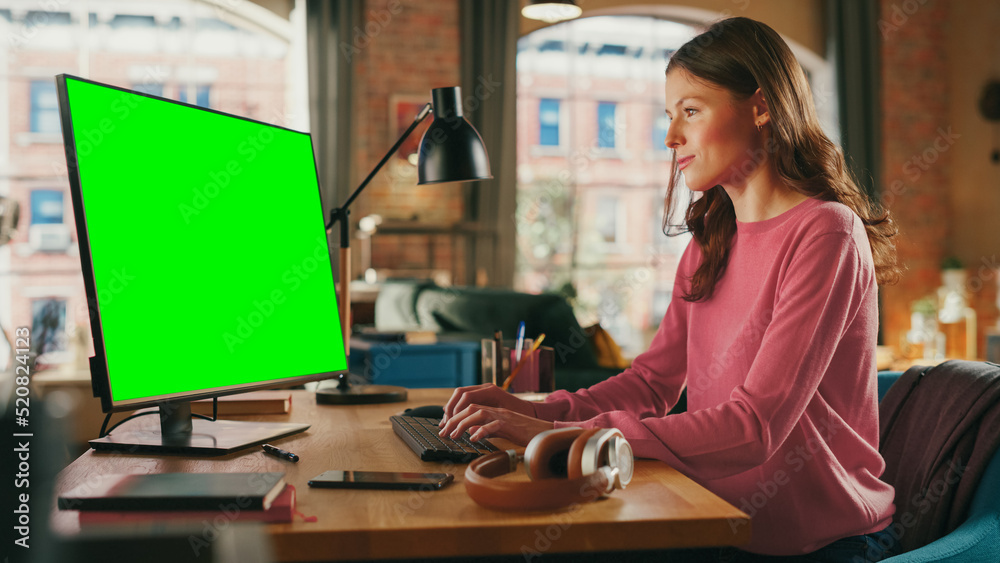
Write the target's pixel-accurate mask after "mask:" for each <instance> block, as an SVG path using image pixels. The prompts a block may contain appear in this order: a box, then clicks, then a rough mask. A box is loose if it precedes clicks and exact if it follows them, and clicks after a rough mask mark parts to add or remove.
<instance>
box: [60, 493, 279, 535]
mask: <svg viewBox="0 0 1000 563" xmlns="http://www.w3.org/2000/svg"><path fill="white" fill-rule="evenodd" d="M295 502H296V497H295V487H293V486H292V485H285V487H284V489H282V491H281V493H279V494H278V496H277V497H275V498H274V501H273V502H271V506H270V507H268V508H266V509H261V510H250V509H243V508H238V507H237V508H233V507H225V506H223V507H221V508H217V509H216V510H80V511H79V518H80V526H98V525H108V524H131V523H137V522H177V521H192V520H193V521H196V522H200V521H202V520H208V521H210V522H213V521H214V520H215V518H217V517H219V516H222V517H224V518H226V520H227V521H230V522H263V523H266V524H270V523H278V522H291V521H292V519H293V517H294V515H295V510H296V509H295Z"/></svg>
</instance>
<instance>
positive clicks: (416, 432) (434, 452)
mask: <svg viewBox="0 0 1000 563" xmlns="http://www.w3.org/2000/svg"><path fill="white" fill-rule="evenodd" d="M389 420H390V421H392V429H393V430H394V431H395V432H396V434H397V435H398V436H399V437H400V438H402V439H403V441H404V442H406V445H407V446H409V447H410V449H411V450H413V451H414V452H415V453H416V454H417V455H418V456H420V459H422V460H424V461H452V462H455V463H468V462H470V461H472V460H473V459H476V458H477V457H479V456H481V455H485V454H488V453H492V452H498V451H500V448H497V447H496V446H494V445H493V444H491V443H490V442H489V441H488V440H479V441H478V442H473V441H471V440H469V433H468V432H466V433H464V434H463V435H462V436H461V437H459V438H458V439H457V440H452V439H451V438H442V437H441V436H438V432H440V431H441V429H440V428H439V427H438V419H436V418H420V417H416V416H391V417H389Z"/></svg>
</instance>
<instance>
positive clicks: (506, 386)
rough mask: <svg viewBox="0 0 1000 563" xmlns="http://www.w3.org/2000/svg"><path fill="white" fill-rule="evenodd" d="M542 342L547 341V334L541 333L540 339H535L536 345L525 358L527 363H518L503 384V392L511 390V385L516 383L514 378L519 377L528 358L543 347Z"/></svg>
mask: <svg viewBox="0 0 1000 563" xmlns="http://www.w3.org/2000/svg"><path fill="white" fill-rule="evenodd" d="M542 340H545V333H544V332H543V333H541V334H539V335H538V338H536V339H535V343H534V344H532V345H531V349H530V350H528V355H527V357H525V358H524V360H525V361H523V362H518V363H517V365H516V366H514V371H512V372H511V373H510V377H508V378H507V379H506V380H504V382H503V390H504V391H506V390H507V389H509V388H510V384H511V383H513V382H514V378H515V377H517V373H518V372H519V371H521V368H522V367H523V366H524V364H526V363H527V360H528V358H530V357H531V355H532V354H534V353H535V350H538V347H539V346H541V345H542Z"/></svg>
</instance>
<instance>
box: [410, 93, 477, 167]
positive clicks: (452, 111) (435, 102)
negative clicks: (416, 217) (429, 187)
mask: <svg viewBox="0 0 1000 563" xmlns="http://www.w3.org/2000/svg"><path fill="white" fill-rule="evenodd" d="M461 94H462V90H461V88H459V87H458V86H453V87H450V88H435V89H434V90H432V91H431V95H432V106H433V108H434V121H432V122H431V124H430V127H428V128H427V131H426V132H425V133H424V136H423V138H422V139H420V152H419V156H418V164H417V178H418V181H417V183H418V184H440V183H444V182H468V181H470V180H489V179H490V178H492V177H493V174H491V173H490V159H489V156H488V155H487V154H486V147H485V146H484V145H483V138H482V137H480V136H479V132H478V131H476V128H475V127H473V126H472V124H471V123H469V122H468V121H466V119H465V117H463V114H462V98H461Z"/></svg>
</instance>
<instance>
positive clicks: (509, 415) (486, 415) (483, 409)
mask: <svg viewBox="0 0 1000 563" xmlns="http://www.w3.org/2000/svg"><path fill="white" fill-rule="evenodd" d="M534 414H535V409H534V407H532V406H531V403H529V402H528V401H524V400H521V399H518V398H517V397H515V396H513V395H511V394H510V393H508V392H506V391H504V390H503V389H500V388H499V387H497V386H496V385H493V384H491V383H487V384H483V385H476V386H472V387H460V388H458V389H456V390H455V392H454V393H452V395H451V399H449V400H448V404H447V405H445V407H444V418H443V419H441V435H442V436H451V437H453V438H457V437H458V436H461V435H462V433H463V432H465V431H468V432H469V434H470V437H471V438H472V440H473V441H476V440H482V439H483V438H486V437H488V436H497V437H500V438H506V439H508V440H510V441H512V442H514V443H516V444H520V445H525V444H527V443H528V442H530V441H531V439H532V438H534V437H535V435H536V434H538V433H540V432H543V431H545V430H550V429H552V427H553V425H552V423H551V422H546V421H544V420H539V419H537V418H534Z"/></svg>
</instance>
